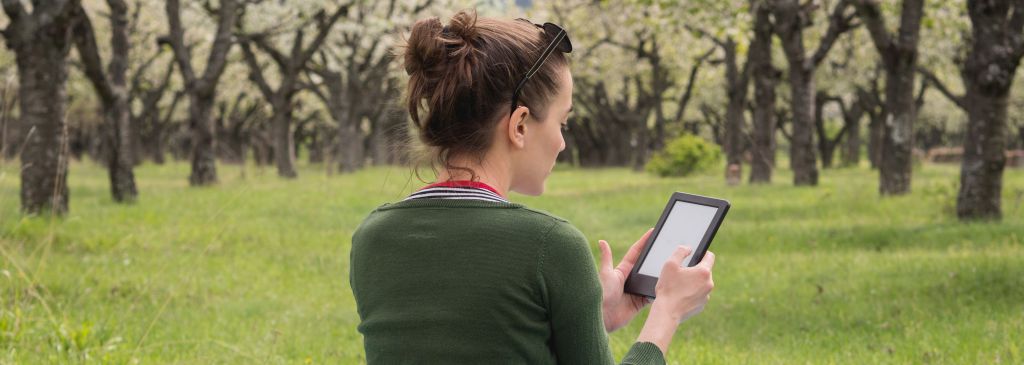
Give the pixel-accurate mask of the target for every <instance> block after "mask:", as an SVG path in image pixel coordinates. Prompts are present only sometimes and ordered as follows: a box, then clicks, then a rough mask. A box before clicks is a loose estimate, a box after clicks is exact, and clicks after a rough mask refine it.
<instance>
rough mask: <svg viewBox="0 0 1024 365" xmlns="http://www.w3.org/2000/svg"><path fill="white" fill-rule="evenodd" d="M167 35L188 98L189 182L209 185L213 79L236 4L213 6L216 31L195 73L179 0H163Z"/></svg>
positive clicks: (213, 178) (229, 0) (228, 41)
mask: <svg viewBox="0 0 1024 365" xmlns="http://www.w3.org/2000/svg"><path fill="white" fill-rule="evenodd" d="M165 5H166V6H165V10H166V12H167V23H168V28H169V32H168V33H169V35H168V37H166V38H167V39H166V42H168V43H169V44H170V45H171V48H172V49H173V50H174V60H175V62H176V63H177V64H178V70H179V71H180V73H181V77H182V79H183V80H184V82H185V93H186V94H188V100H189V108H188V109H189V126H190V127H191V128H192V156H191V157H192V173H191V174H190V175H189V179H188V180H189V184H191V185H192V186H205V185H212V184H215V183H216V182H217V160H216V158H217V156H216V148H215V145H214V144H215V143H216V133H215V132H216V131H215V128H214V125H213V118H212V115H211V112H212V110H213V105H214V100H215V99H216V96H217V83H218V82H219V80H220V76H221V75H222V74H223V73H224V68H225V66H226V63H227V62H226V61H227V60H226V59H227V54H228V52H229V51H230V50H231V46H232V45H233V40H232V38H233V35H232V31H233V30H234V29H235V22H236V21H237V20H238V14H239V13H240V12H239V11H238V10H239V7H244V4H242V5H240V4H239V3H238V2H237V0H221V1H220V7H219V8H218V9H217V16H216V18H217V19H216V22H217V31H216V33H214V35H213V44H212V45H211V46H210V50H209V55H208V58H207V61H206V69H205V70H203V73H202V74H201V75H200V74H197V73H196V71H195V70H194V69H193V68H192V51H191V47H188V46H186V44H185V39H184V38H185V30H184V28H183V26H182V23H181V4H180V0H167V1H166V2H165Z"/></svg>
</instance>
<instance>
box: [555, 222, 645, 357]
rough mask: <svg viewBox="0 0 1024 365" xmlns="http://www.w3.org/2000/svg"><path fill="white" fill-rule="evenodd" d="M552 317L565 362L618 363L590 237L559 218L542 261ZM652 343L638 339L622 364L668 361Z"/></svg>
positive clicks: (558, 352)
mask: <svg viewBox="0 0 1024 365" xmlns="http://www.w3.org/2000/svg"><path fill="white" fill-rule="evenodd" d="M539 270H540V276H541V280H542V285H543V288H544V290H543V291H542V292H543V293H544V297H545V300H546V302H547V303H546V304H547V308H548V311H549V316H550V320H551V331H552V337H553V338H552V341H551V346H552V347H553V349H552V350H553V352H554V354H555V356H556V357H557V359H558V363H560V364H613V363H614V361H615V360H614V358H613V357H612V353H611V348H610V347H609V345H608V334H607V333H605V329H604V319H603V317H602V313H601V296H602V289H601V282H600V281H599V279H598V276H597V268H596V267H595V265H594V256H593V255H592V254H591V253H590V249H589V247H588V244H587V240H586V238H585V237H583V234H582V233H580V231H579V230H577V229H576V228H575V227H573V226H572V225H570V224H568V223H565V222H558V223H556V224H555V226H554V227H552V228H551V230H550V231H549V232H548V234H547V236H546V239H545V242H544V248H543V250H542V252H541V257H540V264H539ZM664 363H665V359H664V356H663V355H662V353H661V350H660V349H658V347H657V346H655V345H654V344H652V343H650V342H638V343H635V344H633V347H631V348H630V349H629V352H628V353H627V354H626V356H625V357H624V358H623V360H622V364H632V365H647V364H664Z"/></svg>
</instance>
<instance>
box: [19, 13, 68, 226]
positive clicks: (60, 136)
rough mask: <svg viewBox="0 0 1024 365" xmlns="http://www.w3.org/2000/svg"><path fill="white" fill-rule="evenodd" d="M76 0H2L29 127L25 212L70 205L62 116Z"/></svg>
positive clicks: (63, 208)
mask: <svg viewBox="0 0 1024 365" xmlns="http://www.w3.org/2000/svg"><path fill="white" fill-rule="evenodd" d="M77 6H79V3H78V2H77V1H58V2H55V4H50V6H49V7H36V8H33V9H32V13H31V14H29V13H28V11H27V10H25V9H24V8H23V7H22V6H21V3H20V2H17V3H13V4H12V3H9V2H7V1H4V4H3V9H4V12H5V13H7V16H8V17H9V18H10V24H8V26H7V29H4V31H3V35H4V37H5V38H6V43H7V46H8V47H9V48H11V49H13V50H14V52H15V58H16V62H17V65H18V83H19V91H18V95H19V106H20V108H21V121H20V124H21V126H22V127H23V128H25V129H27V131H26V132H25V135H26V140H25V142H24V145H23V146H22V147H21V148H22V150H23V151H22V153H21V210H22V211H23V212H25V213H27V214H39V213H43V212H44V211H49V212H51V213H53V214H57V215H63V214H65V213H67V211H68V199H69V197H68V189H67V170H68V154H67V147H68V146H67V142H68V130H67V122H66V121H65V120H64V114H65V108H66V103H67V94H66V90H65V83H66V81H67V77H68V69H67V56H68V52H69V51H70V47H71V42H70V41H71V34H72V32H71V29H72V26H73V17H74V9H75V7H77Z"/></svg>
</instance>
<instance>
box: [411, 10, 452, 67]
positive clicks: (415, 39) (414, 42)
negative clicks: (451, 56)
mask: <svg viewBox="0 0 1024 365" xmlns="http://www.w3.org/2000/svg"><path fill="white" fill-rule="evenodd" d="M443 29H444V27H443V26H442V25H441V21H440V20H439V19H437V18H427V19H421V20H419V21H417V22H416V24H413V26H412V31H411V32H410V34H409V39H408V40H407V41H406V46H407V48H406V50H405V57H404V58H405V60H404V61H405V62H404V64H403V66H404V67H405V72H406V73H407V74H409V75H412V74H414V73H417V72H420V71H422V70H425V69H429V68H431V67H434V66H435V65H437V64H439V63H441V61H443V60H444V58H445V57H446V55H445V45H444V41H443V40H442V39H441V32H442V30H443Z"/></svg>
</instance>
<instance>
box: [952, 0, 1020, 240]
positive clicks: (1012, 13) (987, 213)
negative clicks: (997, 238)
mask: <svg viewBox="0 0 1024 365" xmlns="http://www.w3.org/2000/svg"><path fill="white" fill-rule="evenodd" d="M1010 3H1011V2H1009V1H1000V2H997V1H977V0H971V1H968V2H967V9H968V13H969V15H970V17H971V24H972V26H973V29H972V33H973V34H972V35H973V36H972V37H971V43H972V44H971V49H970V51H969V53H968V55H967V60H966V62H964V65H963V67H962V69H961V72H960V75H961V76H962V78H963V82H964V86H965V89H966V91H967V92H966V95H965V96H964V98H963V103H961V104H960V105H961V106H962V107H964V108H965V109H966V110H967V118H968V120H967V135H966V136H965V138H964V155H963V163H962V165H961V168H960V192H959V194H958V196H957V204H956V210H957V216H958V217H959V218H960V219H961V220H970V219H1000V218H1001V217H1002V211H1001V207H1000V206H1001V199H1002V187H1003V169H1004V168H1005V166H1006V155H1005V150H1006V144H1007V143H1006V139H1007V138H1006V137H1007V136H1006V135H1007V131H1006V129H1007V126H1006V116H1007V105H1008V100H1009V97H1010V90H1012V86H1013V80H1014V76H1015V75H1016V72H1017V68H1018V66H1019V65H1020V60H1021V57H1022V56H1024V40H1022V37H1024V1H1014V2H1012V3H1013V4H1012V5H1011V4H1010Z"/></svg>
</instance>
